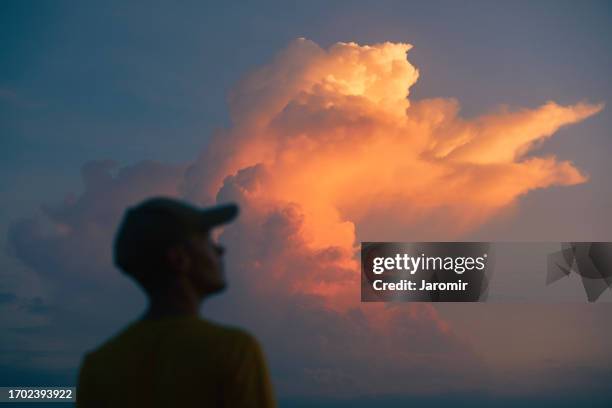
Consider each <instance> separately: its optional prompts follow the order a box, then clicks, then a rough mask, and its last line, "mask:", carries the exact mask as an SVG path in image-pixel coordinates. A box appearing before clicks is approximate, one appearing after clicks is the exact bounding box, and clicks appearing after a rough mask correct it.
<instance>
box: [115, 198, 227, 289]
mask: <svg viewBox="0 0 612 408" xmlns="http://www.w3.org/2000/svg"><path fill="white" fill-rule="evenodd" d="M237 214H238V207H237V206H236V205H235V204H227V205H222V206H217V207H211V208H206V209H199V208H196V207H193V206H191V205H189V204H186V203H184V202H181V201H178V200H175V199H171V198H152V199H149V200H146V201H144V202H142V203H140V204H138V205H136V206H134V207H131V208H129V209H128V210H127V211H126V213H125V215H124V218H123V221H122V223H121V225H120V226H119V229H118V231H117V235H116V238H115V245H114V261H115V264H116V265H117V266H118V267H120V268H121V269H122V270H123V271H124V272H125V273H127V274H128V275H130V276H132V277H134V279H136V281H137V282H138V283H140V284H141V285H142V287H143V288H144V289H145V290H146V291H147V293H148V294H149V295H152V294H154V293H156V292H158V291H159V290H163V288H165V287H167V286H169V285H176V284H180V285H183V286H186V287H188V288H189V289H190V290H191V291H193V292H194V293H195V294H196V295H198V296H200V297H203V296H205V295H207V294H212V293H215V292H218V291H221V290H223V289H224V288H225V278H224V276H223V263H222V259H221V256H222V255H223V248H222V247H221V246H219V245H218V244H216V243H215V242H214V241H213V238H212V237H211V230H212V229H213V228H214V227H216V226H219V225H221V224H224V223H227V222H230V221H231V220H233V219H234V218H235V217H236V215H237Z"/></svg>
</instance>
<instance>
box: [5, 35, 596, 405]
mask: <svg viewBox="0 0 612 408" xmlns="http://www.w3.org/2000/svg"><path fill="white" fill-rule="evenodd" d="M410 48H411V46H410V45H409V44H401V43H384V44H376V45H372V46H360V45H357V44H355V43H337V44H335V45H332V46H331V47H329V48H328V49H322V48H321V47H319V46H318V45H317V44H315V43H313V42H311V41H308V40H306V39H298V40H296V41H294V42H292V43H291V44H289V46H288V47H287V48H286V49H285V50H283V51H281V52H280V53H279V54H278V55H277V56H276V57H275V58H274V59H273V60H272V61H271V62H270V63H269V64H268V65H266V66H263V67H261V68H259V69H257V70H256V71H254V72H252V73H251V74H249V75H247V76H246V77H245V78H244V79H243V80H242V81H240V82H239V83H238V84H237V86H236V87H235V88H234V90H233V91H232V92H231V95H230V98H229V105H230V106H229V108H230V112H231V119H232V124H231V126H230V127H229V128H227V129H222V130H218V131H217V132H216V133H215V134H214V135H213V137H212V140H211V142H210V144H209V145H208V146H207V147H206V149H204V150H203V151H202V152H201V154H200V155H199V157H198V158H197V159H196V160H195V162H193V163H189V164H186V165H185V166H169V165H164V164H159V163H150V162H145V163H140V164H137V165H135V166H131V167H127V168H123V169H121V170H119V172H117V173H116V174H113V173H112V172H111V169H110V166H111V164H110V163H107V162H96V163H92V164H89V165H87V166H86V167H84V171H83V177H84V180H85V191H84V193H83V194H82V195H80V196H79V197H77V198H74V199H68V200H67V201H66V202H64V203H61V204H59V205H56V206H51V207H44V209H43V215H42V216H38V217H33V218H31V219H28V220H22V221H19V222H17V223H15V224H14V225H13V227H12V228H11V231H10V237H9V238H10V241H11V243H12V246H13V248H14V251H15V254H16V255H17V256H18V257H19V258H20V259H21V260H22V261H23V262H25V263H26V264H28V265H29V266H30V267H31V268H33V269H35V270H37V271H39V272H40V273H41V274H43V275H45V274H46V275H48V276H49V278H53V279H58V280H59V279H60V276H61V275H63V276H64V277H68V276H70V277H74V276H80V277H81V278H83V279H84V280H86V281H87V280H88V281H92V282H95V285H98V286H99V285H105V284H108V281H107V280H106V278H105V276H108V274H110V273H111V272H110V270H111V265H110V243H111V240H112V235H113V232H114V228H115V226H116V224H117V222H118V220H119V217H120V214H121V212H122V211H123V209H124V208H125V206H127V205H130V204H133V203H134V202H136V201H138V200H140V199H142V198H144V197H146V196H150V195H160V194H162V195H171V196H182V197H185V198H187V199H189V200H191V201H193V202H196V203H200V204H212V203H214V202H225V201H236V202H238V203H240V205H241V207H242V210H243V211H242V213H241V217H240V219H239V220H238V221H237V223H236V224H235V225H233V226H231V227H229V228H227V229H226V230H225V231H224V232H223V235H222V237H221V239H222V240H223V241H224V242H225V243H226V245H227V246H228V247H229V254H231V255H230V257H229V259H228V263H229V264H228V271H229V273H230V275H231V276H230V278H229V279H230V281H231V282H232V289H231V290H230V291H229V293H228V294H227V296H224V297H223V298H222V299H219V300H218V301H214V302H212V303H211V304H210V309H209V310H210V311H211V312H210V313H212V314H213V315H216V316H220V317H222V318H224V319H229V320H231V321H235V322H240V323H241V324H244V325H247V326H250V327H251V328H252V329H253V330H254V331H255V332H256V333H257V334H258V335H259V336H260V337H261V338H262V339H263V340H264V344H265V345H266V347H267V348H268V350H269V351H270V355H271V357H270V358H271V360H272V362H273V364H272V367H273V370H274V371H273V372H274V373H275V377H276V379H277V382H278V383H279V384H280V388H281V391H282V392H285V393H302V394H303V393H305V394H308V393H315V392H323V393H324V392H326V391H327V392H334V393H339V392H343V391H344V392H347V393H349V392H350V393H354V392H355V390H360V392H362V393H366V394H375V393H396V392H401V391H404V392H405V391H421V392H426V391H429V390H431V388H432V387H433V386H444V387H446V389H453V387H463V389H466V388H470V387H476V384H480V386H482V383H483V381H485V378H486V376H484V375H483V374H482V370H483V367H482V365H481V362H480V361H479V358H478V356H477V355H476V354H475V353H474V352H473V351H472V350H470V348H469V347H468V346H467V345H466V344H464V343H463V342H462V341H461V340H460V339H459V338H458V337H457V336H456V335H455V334H454V332H453V329H452V327H450V326H449V324H448V323H447V322H445V321H444V320H443V319H442V318H441V317H440V316H439V315H438V313H437V312H436V310H435V309H434V308H433V307H432V306H431V305H393V306H388V305H380V304H367V305H362V304H360V302H359V292H358V291H359V287H360V286H359V264H358V258H357V256H356V253H357V250H358V243H359V241H360V240H365V239H370V240H381V241H384V240H393V239H397V240H400V239H403V240H416V239H422V238H424V237H430V238H434V237H435V238H437V239H446V238H449V237H457V236H460V235H461V234H464V233H465V232H467V231H469V230H471V229H473V228H476V227H477V226H479V225H481V224H482V223H485V222H486V221H487V220H489V219H491V217H494V216H495V215H496V214H498V213H499V212H500V211H501V210H502V209H504V208H506V207H508V206H510V205H512V203H513V202H515V201H516V200H517V198H518V197H520V196H521V195H524V194H526V193H528V192H529V191H532V190H534V189H540V188H546V187H550V186H553V185H572V184H577V183H582V182H584V181H586V179H587V176H586V175H585V174H583V173H582V172H581V171H580V170H578V169H577V168H576V167H575V166H574V165H573V164H572V163H570V162H567V161H560V160H558V159H557V158H555V157H553V156H546V157H538V156H534V155H533V149H534V147H536V146H537V145H538V144H539V143H541V142H542V141H544V140H545V139H546V138H548V137H551V136H552V135H553V134H554V133H555V132H556V131H557V130H558V129H559V128H561V127H562V126H565V125H569V124H572V123H577V122H579V121H581V120H583V119H585V118H587V117H589V116H591V115H593V114H595V113H597V112H599V111H600V110H601V109H602V108H603V106H602V105H598V104H597V105H592V104H588V103H584V102H582V103H578V104H576V105H571V106H560V105H558V104H556V103H554V102H546V103H545V104H544V105H542V106H540V107H538V108H536V109H519V110H509V109H500V110H498V111H494V112H492V113H487V114H485V115H483V116H480V117H476V118H473V119H464V118H462V117H461V116H460V115H459V110H460V109H459V103H458V102H457V101H455V100H453V99H443V98H436V99H426V100H420V101H411V100H410V99H409V90H410V87H411V86H413V85H414V84H415V83H416V81H417V80H418V75H419V73H418V70H417V69H416V68H415V67H413V66H412V65H411V64H410V63H409V61H408V60H407V59H406V54H407V52H408V51H409V49H410ZM207 307H208V305H207ZM388 373H393V375H392V376H391V375H386V374H388ZM412 373H420V374H419V375H421V378H422V379H421V381H417V380H412V379H413V378H414V377H410V375H411V374H412ZM390 377H393V378H395V379H396V380H395V381H390V380H386V379H389V378H390ZM406 378H411V380H410V381H406V380H405V379H406ZM431 378H436V379H437V380H436V381H433V380H431ZM427 379H429V381H426V380H427ZM432 384H433V385H432Z"/></svg>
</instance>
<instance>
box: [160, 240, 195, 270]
mask: <svg viewBox="0 0 612 408" xmlns="http://www.w3.org/2000/svg"><path fill="white" fill-rule="evenodd" d="M165 258H166V259H165V261H166V263H167V264H168V266H169V268H170V269H171V270H172V271H173V272H176V273H185V272H187V271H188V270H189V268H191V257H190V256H189V253H188V252H187V250H186V248H185V247H184V246H183V245H173V246H171V247H170V248H168V249H167V250H166V256H165Z"/></svg>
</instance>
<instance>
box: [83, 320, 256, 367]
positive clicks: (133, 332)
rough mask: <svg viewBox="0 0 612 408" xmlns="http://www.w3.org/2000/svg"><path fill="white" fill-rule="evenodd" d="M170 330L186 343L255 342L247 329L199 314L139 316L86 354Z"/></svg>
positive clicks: (93, 356)
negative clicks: (169, 317)
mask: <svg viewBox="0 0 612 408" xmlns="http://www.w3.org/2000/svg"><path fill="white" fill-rule="evenodd" d="M164 334H170V335H171V336H172V337H173V338H174V341H181V339H185V340H186V341H188V342H189V343H194V342H198V341H201V342H202V344H204V343H207V344H211V343H213V344H215V345H218V346H220V347H223V348H236V347H238V348H241V347H249V346H253V345H255V346H258V342H257V340H256V339H255V337H254V336H253V335H252V334H251V333H249V332H248V331H246V330H244V329H242V328H240V327H235V326H231V325H225V324H220V323H217V322H213V321H210V320H208V319H202V318H190V319H176V320H168V321H145V320H139V321H135V322H133V323H131V324H130V325H128V326H127V327H125V328H124V329H122V330H121V331H120V332H119V333H117V334H116V335H114V336H112V337H110V338H109V339H108V340H106V341H105V342H103V343H102V344H101V345H100V346H99V347H97V348H95V349H93V350H91V351H89V352H88V353H87V354H86V356H85V357H86V358H87V359H89V360H90V361H91V360H99V359H102V360H103V359H105V356H108V355H110V354H117V353H120V352H121V351H123V350H126V349H127V350H134V349H138V348H141V347H143V346H144V345H145V344H146V342H147V341H150V340H151V339H153V338H155V337H156V336H164Z"/></svg>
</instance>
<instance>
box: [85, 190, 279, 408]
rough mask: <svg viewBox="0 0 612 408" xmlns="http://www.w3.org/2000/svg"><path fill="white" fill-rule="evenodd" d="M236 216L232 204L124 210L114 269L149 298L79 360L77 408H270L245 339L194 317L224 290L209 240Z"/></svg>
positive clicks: (254, 348)
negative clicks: (139, 314) (136, 316)
mask: <svg viewBox="0 0 612 408" xmlns="http://www.w3.org/2000/svg"><path fill="white" fill-rule="evenodd" d="M237 214H238V207H237V206H236V205H233V204H229V205H224V206H218V207H213V208H209V209H203V210H202V209H197V208H195V207H192V206H189V205H187V204H185V203H182V202H180V201H177V200H174V199H169V198H153V199H150V200H147V201H145V202H143V203H141V204H140V205H138V206H136V207H133V208H130V209H129V210H128V211H127V212H126V214H125V216H124V219H123V222H122V224H121V226H120V227H119V230H118V232H117V236H116V238H115V246H114V260H115V264H116V265H117V266H119V267H120V268H121V269H122V270H123V271H124V272H125V273H127V274H128V275H130V276H132V277H133V278H134V279H135V280H136V281H137V282H138V283H139V284H140V286H142V288H143V289H144V291H145V292H146V294H147V296H148V298H149V307H148V310H147V311H146V313H145V315H144V316H143V318H142V319H141V320H139V321H136V322H134V323H132V324H131V325H130V326H128V327H127V328H126V329H124V330H123V331H122V332H121V333H119V334H118V335H117V336H115V337H114V338H112V339H110V340H109V341H107V342H106V343H104V344H103V345H102V346H101V347H100V348H98V349H97V350H95V351H93V352H90V353H88V354H87V355H86V356H85V359H84V361H83V364H82V367H81V372H80V376H79V384H78V388H77V406H79V407H89V406H95V407H120V406H129V407H151V406H153V407H169V406H176V407H193V406H198V407H272V406H274V405H275V403H274V398H273V395H272V388H271V385H270V380H269V376H268V371H267V368H266V363H265V360H264V357H263V354H262V351H261V349H260V347H259V345H258V343H257V341H256V340H255V339H254V338H253V337H252V336H251V335H249V334H248V333H246V332H244V331H242V330H240V329H234V328H228V327H224V326H221V325H218V324H213V323H211V322H208V321H206V320H203V319H201V318H199V317H198V308H199V305H200V302H201V301H202V300H203V299H204V298H205V297H206V296H208V295H211V294H213V293H217V292H219V291H222V290H223V289H224V288H225V285H226V283H225V278H224V275H223V266H222V260H221V256H222V255H223V248H222V247H221V246H219V245H218V244H216V243H215V242H213V240H212V237H211V235H210V231H211V229H212V228H214V227H215V226H218V225H221V224H224V223H227V222H229V221H231V220H232V219H234V218H235V217H236V215H237Z"/></svg>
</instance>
